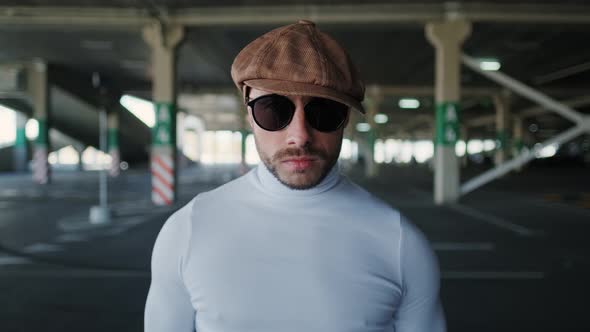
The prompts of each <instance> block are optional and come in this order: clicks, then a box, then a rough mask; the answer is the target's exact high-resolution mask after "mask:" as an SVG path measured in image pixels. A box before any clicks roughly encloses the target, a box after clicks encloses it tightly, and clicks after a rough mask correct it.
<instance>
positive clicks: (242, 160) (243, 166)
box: [238, 95, 250, 174]
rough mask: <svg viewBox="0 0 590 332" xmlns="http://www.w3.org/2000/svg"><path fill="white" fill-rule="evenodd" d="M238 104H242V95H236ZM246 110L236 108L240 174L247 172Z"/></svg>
mask: <svg viewBox="0 0 590 332" xmlns="http://www.w3.org/2000/svg"><path fill="white" fill-rule="evenodd" d="M238 101H239V102H238V105H241V104H242V96H241V95H240V96H238ZM247 116H248V112H244V111H242V110H241V109H238V119H239V121H240V174H246V173H247V172H248V164H247V163H246V138H247V137H248V134H250V131H249V130H248V120H247Z"/></svg>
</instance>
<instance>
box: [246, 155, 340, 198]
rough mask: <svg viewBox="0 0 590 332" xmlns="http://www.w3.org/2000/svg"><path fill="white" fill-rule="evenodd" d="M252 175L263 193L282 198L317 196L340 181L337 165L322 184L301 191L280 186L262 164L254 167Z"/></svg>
mask: <svg viewBox="0 0 590 332" xmlns="http://www.w3.org/2000/svg"><path fill="white" fill-rule="evenodd" d="M253 173H254V174H253V175H254V181H255V182H257V184H258V185H259V186H260V187H261V189H262V190H263V191H265V192H267V193H269V194H271V195H276V196H284V197H309V196H313V195H317V194H320V193H323V192H325V191H327V190H330V189H331V188H333V187H335V186H336V185H337V184H338V183H339V182H340V179H341V175H340V167H339V166H338V163H336V164H335V165H334V167H332V169H331V170H330V172H328V175H326V177H325V178H324V179H323V180H322V182H320V183H319V184H318V185H316V186H315V187H312V188H309V189H302V190H299V189H291V188H289V187H287V186H286V185H284V184H282V183H281V182H280V181H279V180H278V179H277V178H275V176H274V175H273V174H272V173H271V172H270V171H269V170H268V168H266V165H264V163H262V162H261V163H260V164H259V165H258V166H257V167H256V170H255V171H254V172H253Z"/></svg>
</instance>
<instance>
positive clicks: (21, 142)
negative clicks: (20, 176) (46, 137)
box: [14, 111, 29, 173]
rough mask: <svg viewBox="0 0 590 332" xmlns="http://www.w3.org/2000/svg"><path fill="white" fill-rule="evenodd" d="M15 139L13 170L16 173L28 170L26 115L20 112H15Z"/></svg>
mask: <svg viewBox="0 0 590 332" xmlns="http://www.w3.org/2000/svg"><path fill="white" fill-rule="evenodd" d="M15 115H16V141H15V143H14V170H15V171H16V172H18V173H24V172H26V171H27V170H28V167H27V163H28V161H29V156H28V147H27V135H26V130H25V129H26V125H27V116H26V115H25V114H23V113H21V112H18V111H17V112H16V114H15Z"/></svg>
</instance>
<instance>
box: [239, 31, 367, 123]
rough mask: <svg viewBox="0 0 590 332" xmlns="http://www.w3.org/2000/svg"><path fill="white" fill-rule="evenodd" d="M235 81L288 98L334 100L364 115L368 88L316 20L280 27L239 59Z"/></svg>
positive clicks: (244, 51) (337, 45) (252, 45)
mask: <svg viewBox="0 0 590 332" xmlns="http://www.w3.org/2000/svg"><path fill="white" fill-rule="evenodd" d="M231 75H232V79H233V80H234V83H235V84H236V86H237V87H238V89H240V90H241V91H243V88H244V84H246V85H248V86H251V87H254V88H257V89H261V90H266V91H269V92H273V93H280V94H285V95H309V96H318V97H325V98H329V99H333V100H336V101H339V102H342V103H345V104H347V105H348V106H350V107H352V108H355V109H357V110H359V111H361V112H362V113H364V108H363V107H362V104H361V101H362V100H363V98H364V92H365V89H364V84H363V82H362V81H361V80H360V78H359V75H358V72H357V70H356V68H355V67H354V65H353V64H352V61H351V60H350V57H349V56H348V54H347V53H346V51H345V50H344V49H343V48H342V47H341V46H340V45H339V44H338V43H337V42H336V41H335V40H334V39H332V38H331V37H330V36H328V35H327V34H325V33H322V32H320V31H319V30H318V29H317V28H316V27H315V25H314V24H313V23H312V22H309V21H299V22H298V23H296V24H291V25H287V26H284V27H280V28H277V29H274V30H272V31H270V32H268V33H266V34H264V35H263V36H261V37H259V38H257V39H256V40H254V41H253V42H251V43H250V44H248V45H247V46H246V47H244V49H242V51H241V52H240V53H239V54H238V55H237V56H236V58H235V60H234V63H233V65H232V70H231Z"/></svg>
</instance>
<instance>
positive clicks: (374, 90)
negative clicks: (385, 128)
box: [365, 86, 382, 178]
mask: <svg viewBox="0 0 590 332" xmlns="http://www.w3.org/2000/svg"><path fill="white" fill-rule="evenodd" d="M381 99H382V97H381V94H380V92H379V88H378V87H377V86H372V87H370V88H369V96H368V98H367V107H366V110H367V114H366V116H367V123H368V124H369V127H370V129H369V131H368V132H367V137H366V149H365V152H366V153H365V165H366V167H365V176H366V177H368V178H374V177H376V176H377V175H378V174H379V168H378V165H377V163H376V162H375V141H376V140H377V135H378V130H377V126H376V123H375V115H376V114H377V113H378V112H379V104H380V103H381Z"/></svg>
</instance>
